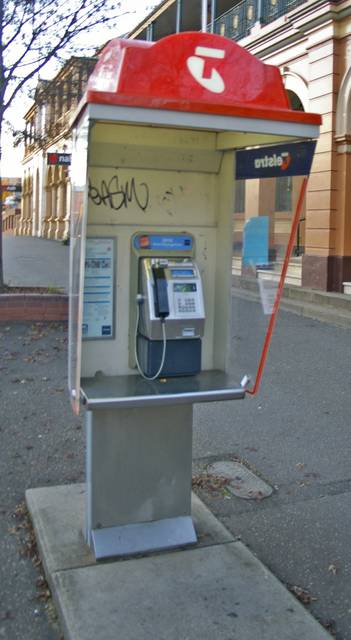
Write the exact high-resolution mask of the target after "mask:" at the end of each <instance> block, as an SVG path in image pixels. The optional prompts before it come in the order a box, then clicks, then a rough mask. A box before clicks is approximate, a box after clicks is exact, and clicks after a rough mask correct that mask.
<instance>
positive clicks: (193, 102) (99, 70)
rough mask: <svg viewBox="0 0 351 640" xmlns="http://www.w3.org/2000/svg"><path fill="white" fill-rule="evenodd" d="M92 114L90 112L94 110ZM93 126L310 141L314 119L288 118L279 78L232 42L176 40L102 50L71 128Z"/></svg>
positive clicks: (203, 37) (185, 36)
mask: <svg viewBox="0 0 351 640" xmlns="http://www.w3.org/2000/svg"><path fill="white" fill-rule="evenodd" d="M94 107H95V108H94ZM86 110H87V111H88V116H89V117H90V118H92V119H99V120H100V119H101V120H114V121H120V122H121V121H124V122H126V121H127V122H128V121H132V122H134V123H138V122H139V123H144V124H153V125H155V124H156V125H157V124H158V125H163V126H164V125H169V126H185V127H190V128H196V129H198V128H202V129H212V130H218V131H221V130H222V131H223V130H226V131H251V132H257V133H263V134H264V133H271V134H273V135H274V134H276V135H287V136H294V137H302V138H312V137H317V136H318V134H319V125H320V123H321V116H320V115H319V114H315V113H306V112H302V111H294V110H293V109H292V108H291V107H290V105H289V100H288V96H287V93H286V91H285V89H284V85H283V81H282V78H281V75H280V71H279V69H278V68H277V67H274V66H272V65H267V64H265V63H263V62H261V61H260V60H258V59H257V58H255V57H254V56H253V55H252V54H251V53H249V52H248V51H246V50H245V49H243V48H242V47H240V46H239V45H238V44H237V43H236V42H234V41H232V40H229V39H227V38H224V37H222V36H217V35H212V34H208V33H201V32H199V33H198V32H183V33H179V34H175V35H171V36H167V37H166V38H163V39H162V40H159V41H158V42H145V41H138V40H126V39H119V38H115V39H113V40H111V41H110V42H109V43H108V44H107V45H106V46H105V48H104V49H103V51H102V53H101V55H100V58H99V60H98V62H97V64H96V67H95V69H94V71H93V73H92V74H91V76H90V78H89V81H88V85H87V90H86V92H85V95H84V97H83V99H82V101H81V103H80V105H79V108H78V111H77V113H76V116H75V122H76V121H77V119H79V118H80V117H81V116H82V115H83V113H85V112H86Z"/></svg>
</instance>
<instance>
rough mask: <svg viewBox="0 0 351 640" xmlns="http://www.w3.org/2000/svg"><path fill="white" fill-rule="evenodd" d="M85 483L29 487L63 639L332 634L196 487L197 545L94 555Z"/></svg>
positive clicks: (321, 638) (270, 639)
mask: <svg viewBox="0 0 351 640" xmlns="http://www.w3.org/2000/svg"><path fill="white" fill-rule="evenodd" d="M84 492H85V491H84V485H70V486H63V487H52V488H45V489H31V490H29V491H27V492H26V499H27V504H28V507H29V510H30V513H31V517H32V520H33V524H34V528H35V532H36V535H37V541H38V545H39V549H40V553H41V556H42V559H43V562H44V566H45V570H46V574H47V578H48V581H49V584H50V586H51V589H52V593H53V597H54V599H55V603H56V605H57V608H58V611H59V614H60V618H61V622H62V627H63V632H64V637H65V640H99V639H100V638H101V639H103V640H116V638H117V637H118V638H119V639H120V640H150V638H152V639H153V640H200V639H201V640H213V639H214V638H215V639H216V640H229V638H232V639H233V640H234V638H238V639H239V640H252V639H253V638H255V640H256V639H257V640H300V638H308V640H330V636H329V634H328V633H327V632H326V631H325V630H324V629H323V628H322V627H321V626H320V625H319V623H318V622H316V621H315V620H314V618H312V617H311V616H310V614H309V613H308V612H307V611H306V610H305V609H304V608H303V607H302V605H301V604H300V603H299V602H297V601H296V599H295V598H294V597H293V596H292V595H291V594H290V593H289V592H288V591H287V590H286V589H285V588H284V587H283V586H282V585H281V584H280V582H279V581H278V580H277V579H276V578H275V577H274V576H273V575H272V574H271V573H270V572H269V571H268V570H267V569H266V568H265V567H264V566H263V565H262V564H261V563H260V562H259V560H257V558H255V557H254V556H253V555H252V554H251V553H250V552H249V551H248V550H247V549H246V547H245V546H244V545H243V544H241V543H240V542H238V541H235V540H234V539H233V537H232V536H231V534H230V533H229V532H228V531H227V530H226V529H225V528H224V527H223V526H222V525H221V524H220V523H219V522H218V521H217V520H216V519H215V518H214V516H213V515H212V514H211V513H210V512H209V511H208V509H207V508H206V507H205V506H204V505H203V504H202V503H201V501H200V500H199V499H198V498H197V497H196V496H193V499H192V515H193V519H194V523H195V528H196V530H197V535H198V543H197V545H196V546H195V547H193V548H191V549H186V550H178V551H174V552H163V553H160V554H153V555H149V556H147V557H140V558H133V559H129V560H123V561H113V562H109V563H102V564H97V563H96V562H95V560H94V558H93V555H92V553H91V552H90V550H89V548H88V546H87V545H86V544H85V542H84V539H83V535H82V533H81V530H82V529H83V526H84V514H83V511H84Z"/></svg>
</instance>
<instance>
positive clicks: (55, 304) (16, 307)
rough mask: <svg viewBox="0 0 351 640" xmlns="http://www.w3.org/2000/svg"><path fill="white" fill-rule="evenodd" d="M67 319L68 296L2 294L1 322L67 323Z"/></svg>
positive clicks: (0, 299)
mask: <svg viewBox="0 0 351 640" xmlns="http://www.w3.org/2000/svg"><path fill="white" fill-rule="evenodd" d="M67 319H68V296H67V295H66V294H50V293H2V294H0V322H12V321H20V322H28V321H29V322H33V321H34V322H66V321H67Z"/></svg>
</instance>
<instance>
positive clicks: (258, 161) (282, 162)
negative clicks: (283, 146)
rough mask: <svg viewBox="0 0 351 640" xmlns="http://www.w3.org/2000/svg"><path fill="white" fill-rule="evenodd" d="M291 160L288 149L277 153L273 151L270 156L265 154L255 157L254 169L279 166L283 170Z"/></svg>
mask: <svg viewBox="0 0 351 640" xmlns="http://www.w3.org/2000/svg"><path fill="white" fill-rule="evenodd" d="M290 162H291V155H290V153H289V151H282V153H281V154H279V155H277V154H276V153H273V155H272V156H269V155H267V154H266V155H265V156H263V157H262V158H255V169H267V168H268V167H280V168H281V170H282V171H285V170H286V169H287V168H288V166H289V165H290Z"/></svg>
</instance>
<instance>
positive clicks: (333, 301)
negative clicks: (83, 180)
mask: <svg viewBox="0 0 351 640" xmlns="http://www.w3.org/2000/svg"><path fill="white" fill-rule="evenodd" d="M3 250H4V280H5V284H7V285H10V286H13V287H15V286H16V287H47V288H48V289H49V290H50V289H51V290H52V289H58V290H60V291H63V292H66V293H68V286H69V247H68V246H66V245H63V244H62V242H57V241H55V240H46V239H43V238H34V237H30V236H15V237H12V236H4V238H3ZM233 293H235V294H236V295H239V296H240V297H244V298H246V299H248V300H258V292H257V285H256V284H255V282H252V281H250V280H248V279H245V278H238V277H237V276H233ZM280 306H281V309H283V310H285V311H291V312H292V313H296V314H298V315H303V316H306V317H310V318H313V319H316V320H320V321H321V322H331V323H333V324H336V325H338V326H343V327H351V296H349V295H345V294H338V293H326V292H323V291H317V290H312V289H304V288H302V287H296V286H294V285H285V287H284V291H283V296H282V300H281V305H280Z"/></svg>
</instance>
